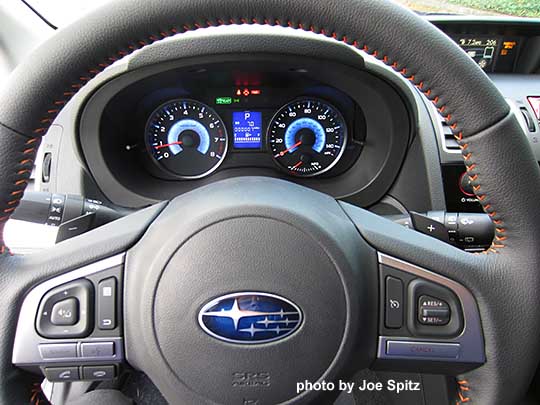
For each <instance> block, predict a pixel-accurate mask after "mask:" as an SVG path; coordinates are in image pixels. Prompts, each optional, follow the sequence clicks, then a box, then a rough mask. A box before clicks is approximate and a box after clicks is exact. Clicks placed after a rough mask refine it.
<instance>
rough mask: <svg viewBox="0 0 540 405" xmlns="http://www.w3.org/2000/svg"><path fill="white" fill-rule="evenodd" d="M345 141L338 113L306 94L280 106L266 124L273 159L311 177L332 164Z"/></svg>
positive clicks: (284, 166)
mask: <svg viewBox="0 0 540 405" xmlns="http://www.w3.org/2000/svg"><path fill="white" fill-rule="evenodd" d="M346 144H347V124H346V123H345V119H344V118H343V116H342V115H341V113H340V112H339V111H338V110H337V109H336V108H335V107H333V106H332V105H331V104H329V103H327V102H326V101H323V100H318V99H314V98H306V99H300V100H296V101H293V102H291V103H289V104H287V105H285V106H284V107H283V108H281V109H280V110H279V111H278V112H277V113H276V115H274V118H272V121H271V122H270V125H269V127H268V145H269V149H270V151H271V152H272V155H273V156H274V160H275V161H276V163H277V164H278V165H279V166H280V167H281V168H282V169H284V170H286V171H287V172H289V173H290V174H292V175H295V176H301V177H310V176H317V175H319V174H322V173H324V172H327V171H328V170H330V169H331V168H332V167H334V166H335V165H336V164H337V162H338V161H339V159H340V158H341V156H342V155H343V152H344V151H345V146H346Z"/></svg>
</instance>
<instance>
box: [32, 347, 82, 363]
mask: <svg viewBox="0 0 540 405" xmlns="http://www.w3.org/2000/svg"><path fill="white" fill-rule="evenodd" d="M39 353H40V354H41V358H42V359H44V360H48V359H72V358H75V357H77V344H76V343H58V344H44V345H39Z"/></svg>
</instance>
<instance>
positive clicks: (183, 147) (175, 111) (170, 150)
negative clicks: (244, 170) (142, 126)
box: [146, 100, 227, 179]
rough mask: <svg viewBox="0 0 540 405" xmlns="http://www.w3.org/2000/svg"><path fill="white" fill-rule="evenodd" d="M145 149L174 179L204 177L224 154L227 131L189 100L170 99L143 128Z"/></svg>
mask: <svg viewBox="0 0 540 405" xmlns="http://www.w3.org/2000/svg"><path fill="white" fill-rule="evenodd" d="M146 142H147V149H148V151H149V152H150V154H151V155H152V157H153V159H154V160H155V161H156V162H157V163H158V164H159V165H160V166H162V167H163V168H165V169H166V170H168V171H169V172H171V173H173V174H174V175H176V176H179V177H182V178H186V179H196V178H201V177H204V176H206V175H208V174H210V173H212V172H213V171H214V170H216V169H217V168H218V166H219V165H220V164H221V163H222V162H223V159H224V157H225V154H226V153H227V131H226V129H225V125H224V124H223V121H222V120H221V118H220V117H219V116H218V114H217V113H216V112H215V111H214V110H213V109H212V108H210V107H209V106H207V105H205V104H203V103H200V102H198V101H193V100H174V101H170V102H167V103H165V104H163V105H162V106H160V107H159V108H158V109H156V110H155V111H154V112H153V113H152V115H151V116H150V119H149V120H148V123H147V125H146Z"/></svg>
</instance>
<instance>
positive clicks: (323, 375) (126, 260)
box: [0, 0, 540, 404]
mask: <svg viewBox="0 0 540 405" xmlns="http://www.w3.org/2000/svg"><path fill="white" fill-rule="evenodd" d="M241 24H258V25H269V26H282V27H290V28H291V29H295V30H303V31H311V32H313V33H314V34H319V35H323V36H326V37H328V38H333V39H334V40H336V41H339V42H342V43H344V44H347V45H348V46H351V47H354V48H357V49H359V50H362V51H364V52H366V53H368V54H370V55H372V56H374V57H376V58H377V59H379V60H381V61H382V62H384V63H385V64H387V65H388V66H390V67H392V68H393V69H394V70H395V71H396V72H399V73H400V74H402V75H403V76H404V77H405V78H407V79H408V80H409V81H410V82H411V83H412V84H413V85H414V86H415V87H416V88H417V89H418V90H419V91H421V92H422V93H423V94H424V95H425V96H426V97H427V98H428V99H429V100H431V102H433V104H435V106H436V107H437V109H438V110H439V112H440V113H441V115H443V116H444V117H445V119H446V121H447V122H448V124H449V126H450V127H451V128H452V130H453V131H454V134H455V137H456V139H457V140H458V142H459V145H460V147H461V150H462V152H463V158H464V162H465V165H466V167H467V172H468V175H469V177H470V180H471V182H472V184H473V188H474V191H475V193H476V195H477V197H478V200H479V201H480V203H481V204H482V206H483V208H484V210H485V212H486V213H487V214H489V216H490V217H491V219H492V220H493V223H494V226H495V230H496V232H495V239H494V241H493V244H492V245H491V247H490V248H489V249H488V250H487V251H485V252H484V253H483V254H470V253H466V252H463V251H460V250H458V249H456V248H453V247H451V246H449V245H447V244H444V243H442V242H439V241H437V240H435V239H432V238H429V237H427V236H424V235H421V234H419V233H416V232H413V231H411V230H408V229H405V228H402V227H401V226H399V225H396V224H393V223H391V222H389V221H387V220H385V219H383V218H380V217H378V216H376V215H374V214H371V213H369V212H367V211H365V210H363V209H360V208H357V207H354V206H352V205H348V204H345V203H342V202H339V201H336V200H334V199H332V198H331V197H329V196H326V195H323V194H321V193H318V192H316V191H312V190H309V189H305V188H303V187H301V186H298V185H295V184H292V183H288V182H285V181H281V180H276V179H268V178H260V177H254V178H251V177H244V178H237V179H229V180H224V181H221V182H217V183H214V184H212V185H209V186H206V187H204V188H201V189H198V190H196V191H194V192H191V193H187V194H185V195H182V196H179V197H177V198H176V199H174V200H173V201H170V202H168V203H162V204H159V205H157V206H155V207H152V208H149V209H146V210H142V211H140V212H138V213H135V214H132V215H130V216H128V217H125V218H123V219H120V220H118V221H116V222H114V223H111V224H108V225H106V226H104V227H102V228H100V229H97V230H95V231H92V232H89V233H87V234H85V235H82V236H79V237H77V238H74V239H72V240H69V241H67V242H64V243H61V244H59V245H57V246H55V247H54V248H52V249H50V250H48V251H46V252H44V253H38V254H35V255H29V256H13V255H11V254H10V253H9V251H8V249H7V248H6V247H5V246H4V244H3V238H2V231H3V228H4V225H5V223H6V221H7V220H8V218H9V217H10V215H11V213H12V212H13V211H14V210H15V209H16V207H17V205H18V203H19V201H20V199H21V197H22V195H23V192H24V189H25V187H26V183H27V181H28V178H29V176H30V172H31V169H32V164H33V161H34V158H35V156H36V151H37V149H38V147H39V144H40V140H41V137H42V136H43V135H45V133H46V132H47V129H48V127H49V126H50V125H51V123H52V122H53V120H54V119H55V116H56V115H57V114H58V113H59V111H60V110H61V109H62V107H63V106H64V105H65V104H66V103H67V102H68V100H69V99H70V98H71V97H72V96H73V95H75V94H76V93H77V91H78V90H79V89H81V88H82V87H83V86H84V85H85V83H86V82H88V81H89V80H91V79H92V78H93V77H95V76H96V75H98V74H99V73H100V72H101V71H102V70H103V69H104V68H106V67H107V66H109V65H111V64H112V63H114V62H115V61H117V60H119V59H121V58H123V57H124V56H127V55H128V54H130V53H131V52H133V51H135V50H137V49H141V48H143V47H145V46H150V45H151V44H152V43H154V42H157V41H160V40H162V39H164V38H167V37H170V36H173V35H177V34H178V35H180V34H182V33H184V32H187V31H192V30H198V29H206V28H207V27H214V26H220V25H241ZM261 51H264V49H261ZM0 100H1V102H0V173H1V174H2V175H1V176H0V245H1V251H2V255H1V256H0V290H1V291H2V294H0V302H1V307H2V309H3V312H2V314H1V315H0V341H2V342H3V344H2V346H1V347H0V381H1V385H0V402H1V403H3V404H14V403H25V402H26V401H27V400H28V398H29V397H30V390H31V384H32V382H33V381H34V379H35V377H32V375H31V374H30V373H27V372H26V371H23V370H21V369H20V368H18V367H15V366H14V365H13V364H12V356H14V359H15V357H16V356H19V355H20V353H19V352H21V350H22V348H21V347H17V345H18V344H15V348H14V342H15V332H16V328H19V329H20V330H27V331H29V332H28V333H35V331H34V328H35V322H36V318H35V316H36V314H30V315H28V314H27V313H26V312H25V308H26V306H27V305H29V304H28V299H29V297H31V296H33V295H32V292H30V291H31V290H32V289H34V290H35V288H40V287H39V286H42V285H47V286H52V285H53V284H54V283H53V284H51V282H54V281H55V280H68V279H69V277H67V278H66V276H67V275H70V274H78V275H82V277H84V276H87V275H88V274H91V273H92V269H93V270H94V271H95V270H96V269H99V270H103V269H104V268H105V267H106V266H105V265H106V264H107V263H108V264H109V265H110V266H112V265H116V266H118V265H119V264H121V265H122V266H123V272H122V273H123V284H122V285H121V287H122V289H123V292H120V293H121V294H123V310H122V311H121V318H122V319H121V320H119V322H120V321H121V323H122V324H123V326H124V327H123V336H120V337H121V338H122V339H123V346H122V347H121V350H123V351H125V353H124V359H125V360H126V361H127V362H128V363H129V364H130V365H132V366H133V367H135V368H136V369H139V370H141V371H143V372H145V373H146V374H147V375H148V376H149V377H150V378H151V380H152V381H153V382H154V383H155V384H156V386H157V387H158V388H159V390H160V391H161V392H162V393H163V395H164V396H165V398H166V399H167V400H168V401H169V402H171V403H186V404H190V403H193V404H201V403H227V404H240V403H242V404H246V403H259V404H267V403H281V402H287V401H296V402H295V403H308V402H318V401H320V400H321V399H320V397H319V395H321V393H320V392H317V391H314V390H312V391H308V390H306V391H301V392H297V382H302V381H306V380H308V381H311V382H317V381H318V382H321V381H322V380H325V381H333V380H336V379H337V378H340V377H344V376H345V377H346V376H348V375H350V374H351V373H352V372H354V371H356V370H361V369H365V368H370V367H377V365H380V364H381V362H383V363H384V361H385V360H386V361H387V363H385V364H386V368H392V367H394V368H396V369H402V368H403V366H404V365H406V366H407V367H408V368H409V369H411V370H417V371H420V370H425V369H426V367H428V366H426V365H431V370H433V371H436V370H437V367H440V369H439V370H445V369H446V370H454V371H453V372H454V373H455V374H459V373H462V374H461V375H460V377H459V382H458V388H457V397H458V400H460V401H463V402H468V401H471V400H472V401H475V402H477V403H482V404H498V403H505V404H506V403H514V402H516V401H517V400H518V399H520V398H521V397H522V396H523V395H524V393H525V392H526V389H527V387H528V385H529V383H530V380H531V378H532V376H533V374H534V371H535V369H536V366H537V362H538V357H539V352H538V349H539V347H540V344H539V343H538V342H539V340H538V332H539V330H540V316H539V315H540V313H539V312H540V311H539V308H540V294H539V293H538V291H537V287H538V286H540V272H539V271H538V269H539V265H540V250H539V249H538V247H539V246H540V204H539V203H538V201H539V191H540V172H539V168H538V164H537V162H536V161H535V159H534V157H533V155H532V153H531V151H530V148H529V146H528V142H527V140H526V138H525V136H524V135H523V132H522V130H521V129H520V126H519V124H518V123H517V121H516V119H515V118H514V116H513V115H512V114H511V113H510V111H509V108H508V107H507V105H506V103H505V101H504V99H503V98H502V97H501V95H500V94H499V93H498V92H497V90H496V89H495V88H494V86H493V85H492V84H491V82H490V80H489V79H488V78H487V76H486V75H485V74H484V73H483V72H482V71H481V70H480V69H479V68H478V67H477V66H476V65H475V64H474V63H473V62H472V61H471V60H470V59H469V58H468V57H467V56H466V55H465V54H464V53H463V52H461V51H460V49H459V48H458V47H457V46H456V45H455V44H453V43H452V42H451V41H450V40H449V39H448V38H447V37H446V36H445V35H444V34H442V33H441V32H439V31H438V30H437V29H436V28H435V27H433V26H432V25H431V24H429V23H428V22H426V21H424V20H422V18H420V17H418V16H416V15H415V14H413V13H411V12H409V11H408V10H406V9H404V8H402V7H400V6H398V5H396V4H394V3H392V2H390V1H386V0H384V1H383V0H379V1H369V0H325V1H290V0H261V1H257V2H253V1H249V0H229V1H223V0H186V1H181V2H180V1H176V0H159V1H158V0H155V1H150V0H120V1H113V2H111V3H108V4H107V6H106V7H104V8H101V9H98V10H97V11H95V12H94V13H92V14H90V15H88V16H86V17H84V18H83V19H82V20H80V21H78V22H77V23H76V24H73V25H71V26H68V27H66V28H65V29H62V30H60V31H59V32H58V33H57V34H56V35H55V36H54V37H53V38H52V39H51V40H49V41H48V42H46V43H44V44H43V45H42V46H40V47H39V48H38V49H37V50H36V51H35V52H34V53H33V54H32V56H31V57H29V58H28V59H27V60H26V61H25V62H24V63H22V64H21V65H20V66H19V67H18V68H17V69H16V71H15V72H14V73H13V75H12V76H11V78H10V80H9V83H8V84H7V86H6V87H5V88H4V90H3V92H2V94H1V96H0ZM186 213H189V215H187V214H186ZM111 258H112V259H111ZM111 260H112V261H111ZM74 271H75V273H73V272H74ZM77 271H78V273H77ZM81 271H82V272H81ZM388 272H390V273H388ZM392 272H393V273H392ZM92 274H93V273H92ZM388 274H393V275H394V276H395V278H398V279H399V277H402V280H401V282H402V283H405V284H404V285H405V286H408V287H407V288H408V289H407V288H405V287H403V290H402V291H403V292H404V294H409V293H410V288H412V287H410V285H411V284H412V283H413V282H422V283H427V284H426V285H427V287H425V286H424V287H421V288H420V287H419V288H420V290H418V291H424V290H422V288H434V289H435V290H430V291H435V292H437V291H439V292H440V294H442V295H444V294H446V297H447V298H446V300H447V301H448V302H449V303H450V304H451V305H450V308H451V310H452V316H455V326H456V330H455V331H454V332H455V333H451V331H450V332H449V333H448V335H445V336H439V334H437V332H433V333H432V332H431V331H432V330H435V329H432V328H436V326H423V327H424V328H428V329H427V332H426V334H424V335H422V330H424V329H422V326H419V328H420V329H418V330H419V331H420V332H419V337H416V338H415V337H414V336H412V337H410V336H409V337H403V338H401V337H400V336H399V334H398V335H396V333H394V334H392V333H387V330H386V329H385V326H384V325H383V324H384V315H381V314H383V313H384V311H385V310H387V308H386V304H385V291H387V290H385V288H386V287H385V282H386V281H387V277H389V276H388ZM62 277H63V278H62ZM44 282H45V284H43V283H44ZM47 283H48V284H47ZM36 286H37V287H36ZM430 286H431V287H430ZM32 291H33V290H32ZM426 291H427V290H426ZM25 297H26V298H25ZM246 297H247V299H248V301H245V299H244V298H246ZM227 299H228V300H229V301H227ZM231 299H232V301H231ZM242 300H244V301H242ZM272 300H273V301H272ZM412 300H413V301H411V303H410V305H411V308H413V307H414V306H415V302H414V300H415V298H414V297H413V298H412ZM38 302H39V299H38ZM227 302H229V304H227ZM246 303H247V304H246ZM276 303H277V304H276ZM279 303H281V304H279ZM210 304H211V305H210ZM278 304H279V305H282V306H281V311H283V309H284V308H286V312H290V313H291V314H293V317H292V318H286V317H285V318H284V317H281V318H272V317H270V318H268V316H265V317H263V318H259V321H260V320H261V319H270V321H272V320H273V321H276V319H278V320H279V319H281V320H282V322H283V321H286V320H287V319H289V320H290V321H291V322H293V324H294V326H293V327H291V328H290V329H291V333H288V332H287V333H282V332H283V331H281V332H277V333H276V337H277V338H276V339H266V340H255V341H253V340H251V341H247V342H244V341H238V339H236V340H235V339H233V338H231V336H233V335H234V333H236V332H237V330H234V329H233V330H232V331H231V330H228V332H227V331H224V329H223V327H222V326H221V327H217V326H215V324H212V323H211V322H204V321H203V322H200V321H201V317H202V318H204V317H205V316H210V315H209V314H210V313H211V312H212V311H214V312H215V311H229V312H230V313H231V315H230V316H229V318H228V319H230V320H233V322H234V326H235V327H236V326H238V322H240V323H241V322H242V319H243V317H249V316H248V315H249V314H247V312H249V311H254V308H255V309H257V310H256V311H254V312H253V313H251V315H253V314H255V315H256V314H257V313H266V314H268V313H272V311H274V312H275V311H276V310H275V308H276V306H275V305H278ZM404 304H406V303H404ZM209 305H210V306H209ZM227 305H228V306H227ZM242 305H247V306H242ZM265 305H267V308H274V309H273V310H268V309H267V310H266V312H264V311H262V309H261V308H263V307H264V306H265ZM234 311H236V312H234ZM246 311H247V312H246ZM257 311H259V312H257ZM261 311H262V312H261ZM413 312H414V311H413ZM25 314H26V315H28V316H30V317H27V316H26V315H25ZM246 314H247V315H246ZM23 315H25V316H23ZM251 315H250V316H251ZM278 316H279V315H278ZM411 316H412V318H411V319H409V317H411ZM235 317H236V318H235ZM414 317H415V316H414V314H413V315H407V316H406V318H407V319H406V322H415V319H413V318H414ZM235 319H236V321H235ZM453 319H454V318H453ZM17 322H18V326H17ZM257 322H258V321H257ZM294 322H296V323H294ZM404 322H405V321H404ZM451 322H454V321H451ZM203 325H204V326H205V327H206V329H208V330H209V331H210V332H212V333H213V334H214V335H215V336H212V334H211V333H207V332H208V331H205V330H204V329H203V327H202V326H203ZM212 325H214V326H212ZM258 325H260V323H259V324H258ZM277 325H278V326H281V327H283V323H279V322H278V323H277ZM251 327H253V323H252V324H251ZM220 328H221V329H220ZM229 329H230V328H229ZM227 333H229V335H227ZM231 333H232V334H233V335H231ZM385 334H387V335H388V336H384V335H385ZM248 335H249V336H254V335H256V334H255V333H251V334H248ZM216 336H217V338H216ZM227 336H228V338H227ZM234 336H236V335H234ZM422 336H423V337H422ZM223 337H226V338H225V339H223ZM74 340H77V339H74ZM248 340H249V339H248ZM430 342H439V343H436V344H435V346H434V345H433V344H431V345H430ZM244 343H249V344H244ZM437 344H440V345H446V346H436V345H437ZM14 350H15V352H17V353H19V354H16V353H15V354H14ZM24 350H26V351H27V352H29V353H33V352H34V351H35V350H37V349H36V348H34V347H30V346H26V347H24ZM119 350H120V349H119ZM415 351H416V352H415ZM419 351H421V352H422V351H423V353H420V354H419V353H418V352H419ZM426 353H428V354H426ZM449 353H450V354H449ZM445 367H446V368H445ZM246 401H247V402H246ZM249 401H255V402H249ZM256 401H259V402H256Z"/></svg>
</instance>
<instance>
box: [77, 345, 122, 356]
mask: <svg viewBox="0 0 540 405" xmlns="http://www.w3.org/2000/svg"><path fill="white" fill-rule="evenodd" d="M81 354H82V357H113V356H114V343H113V342H93V343H83V344H82V345H81Z"/></svg>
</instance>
